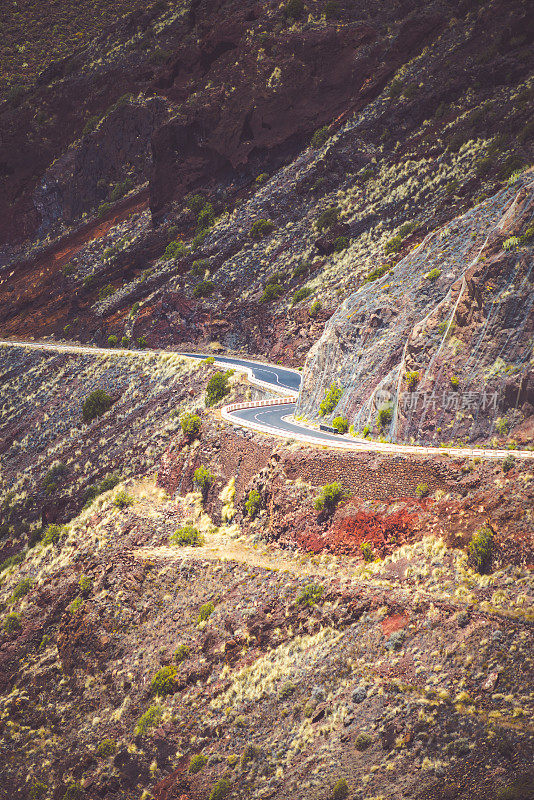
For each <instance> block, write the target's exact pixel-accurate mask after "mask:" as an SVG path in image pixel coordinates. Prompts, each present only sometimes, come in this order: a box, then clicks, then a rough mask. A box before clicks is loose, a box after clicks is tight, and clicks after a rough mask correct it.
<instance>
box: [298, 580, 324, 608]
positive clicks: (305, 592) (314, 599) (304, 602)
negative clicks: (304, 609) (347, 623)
mask: <svg viewBox="0 0 534 800" xmlns="http://www.w3.org/2000/svg"><path fill="white" fill-rule="evenodd" d="M323 594H324V586H321V585H320V584H317V583H308V584H307V585H306V586H304V588H303V589H302V590H301V591H300V593H299V595H298V596H297V603H298V604H299V605H301V606H308V607H311V606H314V605H315V604H316V603H318V602H319V600H320V599H321V597H322V596H323Z"/></svg>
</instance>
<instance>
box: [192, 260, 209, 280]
mask: <svg viewBox="0 0 534 800" xmlns="http://www.w3.org/2000/svg"><path fill="white" fill-rule="evenodd" d="M207 269H208V262H207V260H206V259H205V258H200V259H197V260H196V261H193V263H192V264H191V269H190V270H189V272H190V274H191V275H193V276H194V277H196V278H200V277H202V276H203V275H204V273H205V272H206V270H207Z"/></svg>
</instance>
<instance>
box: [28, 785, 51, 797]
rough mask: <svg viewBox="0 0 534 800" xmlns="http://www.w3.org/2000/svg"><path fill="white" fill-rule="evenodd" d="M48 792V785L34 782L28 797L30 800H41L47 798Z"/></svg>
mask: <svg viewBox="0 0 534 800" xmlns="http://www.w3.org/2000/svg"><path fill="white" fill-rule="evenodd" d="M47 792H48V786H47V785H46V783H43V782H42V781H38V780H34V781H33V782H32V784H31V786H30V792H29V795H28V797H29V798H30V800H41V798H44V797H46V795H47Z"/></svg>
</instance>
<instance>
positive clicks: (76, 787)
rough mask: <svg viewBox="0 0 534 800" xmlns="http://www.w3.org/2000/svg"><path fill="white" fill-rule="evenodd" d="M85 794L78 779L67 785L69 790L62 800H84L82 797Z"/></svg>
mask: <svg viewBox="0 0 534 800" xmlns="http://www.w3.org/2000/svg"><path fill="white" fill-rule="evenodd" d="M84 795H85V792H84V790H83V789H82V785H81V784H80V783H78V782H77V781H71V783H69V785H68V786H67V791H66V792H65V794H64V795H63V797H62V798H61V800H82V797H83V796H84Z"/></svg>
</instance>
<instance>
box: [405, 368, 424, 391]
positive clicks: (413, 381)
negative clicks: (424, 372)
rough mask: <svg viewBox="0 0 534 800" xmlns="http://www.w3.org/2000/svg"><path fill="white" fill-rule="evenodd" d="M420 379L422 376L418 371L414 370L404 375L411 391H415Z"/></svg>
mask: <svg viewBox="0 0 534 800" xmlns="http://www.w3.org/2000/svg"><path fill="white" fill-rule="evenodd" d="M420 379H421V375H420V374H419V372H418V370H412V371H411V372H406V373H405V375H404V380H405V381H406V385H407V387H408V389H410V390H412V389H415V387H416V386H417V384H418V383H419V381H420Z"/></svg>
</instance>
